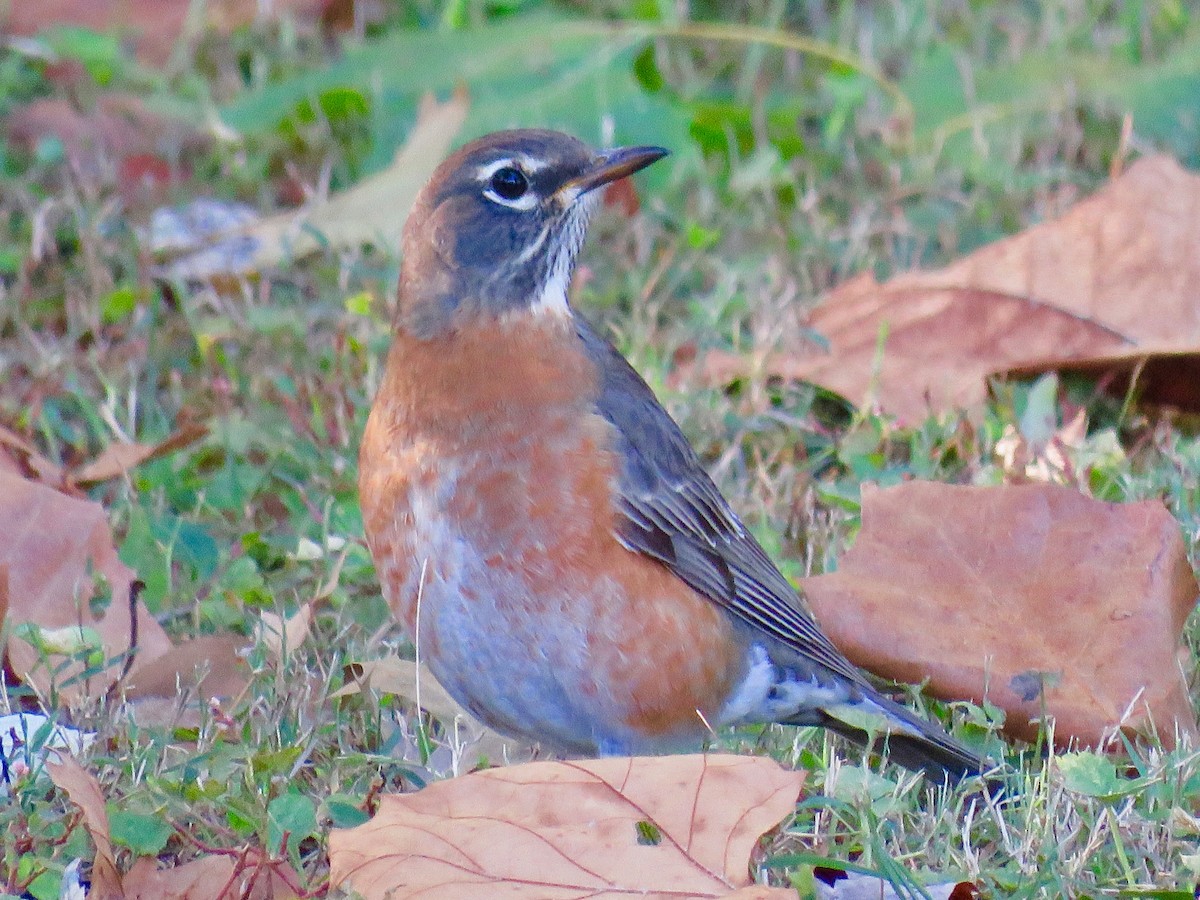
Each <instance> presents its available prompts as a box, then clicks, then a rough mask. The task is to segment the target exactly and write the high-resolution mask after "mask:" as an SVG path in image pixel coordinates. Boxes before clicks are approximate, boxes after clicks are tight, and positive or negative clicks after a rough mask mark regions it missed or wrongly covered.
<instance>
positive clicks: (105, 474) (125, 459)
mask: <svg viewBox="0 0 1200 900" xmlns="http://www.w3.org/2000/svg"><path fill="white" fill-rule="evenodd" d="M207 434H208V428H207V427H206V426H204V425H200V424H198V423H192V424H188V425H185V426H184V427H182V428H180V429H178V430H177V431H175V432H174V433H173V434H172V435H170V436H169V437H167V438H165V439H163V440H161V441H159V442H158V443H157V444H139V443H113V444H109V445H108V446H107V447H105V448H104V450H103V451H102V452H101V453H100V455H99V456H97V457H96V458H95V459H93V460H92V461H91V462H89V463H87V464H85V465H83V466H80V467H79V468H78V469H75V470H73V471H72V472H71V473H70V477H71V480H72V481H74V482H75V483H76V484H81V485H92V484H98V483H99V482H101V481H109V480H110V479H113V478H120V477H121V476H122V475H124V474H125V473H126V472H128V471H129V470H130V469H135V468H137V467H138V466H140V465H141V464H142V463H145V462H149V461H150V460H152V459H158V458H159V457H162V456H166V455H167V454H168V453H174V452H175V451H176V450H182V449H183V448H184V447H187V446H189V445H191V444H194V443H196V441H198V440H200V439H201V438H203V437H205V436H206V435H207Z"/></svg>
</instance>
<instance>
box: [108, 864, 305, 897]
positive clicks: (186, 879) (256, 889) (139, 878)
mask: <svg viewBox="0 0 1200 900" xmlns="http://www.w3.org/2000/svg"><path fill="white" fill-rule="evenodd" d="M241 862H242V867H241V870H240V871H239V870H238V869H237V868H236V867H235V866H234V863H233V860H232V859H231V858H230V857H228V856H203V857H201V858H200V859H194V860H192V861H191V862H189V863H184V864H183V865H181V866H175V867H173V868H166V869H162V868H159V861H158V860H157V859H152V858H151V857H148V856H143V857H140V858H139V859H138V860H137V861H136V862H134V864H133V866H132V868H130V870H129V871H128V872H127V873H125V883H124V887H125V900H231V898H234V897H238V898H243V900H289V898H294V897H295V896H296V891H295V890H294V889H292V888H290V887H289V886H288V884H287V881H286V880H285V879H283V878H281V877H280V875H279V870H280V869H281V868H286V870H287V871H288V872H289V873H291V875H292V878H293V880H296V879H295V874H294V872H292V869H291V867H290V866H287V867H284V866H281V864H279V863H277V862H272V863H271V865H270V866H268V867H264V871H258V863H259V860H258V859H257V858H256V856H255V854H254V852H249V853H247V854H245V855H244V856H242V858H241ZM251 881H253V885H251V883H250V882H251Z"/></svg>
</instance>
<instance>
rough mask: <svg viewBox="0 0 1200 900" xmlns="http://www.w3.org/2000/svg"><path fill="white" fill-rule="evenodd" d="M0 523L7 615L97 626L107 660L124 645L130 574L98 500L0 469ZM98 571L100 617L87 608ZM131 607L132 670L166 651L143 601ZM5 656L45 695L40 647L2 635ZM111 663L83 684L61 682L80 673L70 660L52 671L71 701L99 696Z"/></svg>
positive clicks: (114, 671) (111, 676)
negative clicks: (105, 601)
mask: <svg viewBox="0 0 1200 900" xmlns="http://www.w3.org/2000/svg"><path fill="white" fill-rule="evenodd" d="M0 522H2V523H4V525H3V528H2V532H0V533H2V534H3V538H4V540H3V542H2V545H0V564H7V565H8V568H9V592H10V605H9V619H10V621H11V622H12V623H13V624H14V625H18V624H20V623H22V622H30V623H33V624H34V625H36V626H38V627H39V628H41V629H63V628H71V627H74V628H91V629H95V632H96V633H97V634H98V636H99V638H100V641H101V642H102V645H103V650H104V654H105V658H106V659H113V658H114V657H120V656H122V655H123V654H125V653H127V652H128V651H129V649H130V639H131V631H130V604H129V591H130V584H131V582H132V580H133V573H132V572H131V570H130V569H129V567H128V566H126V565H125V564H124V563H123V562H121V561H120V560H119V559H118V558H117V553H116V550H115V549H114V547H113V543H112V534H111V532H110V530H109V525H108V517H107V515H106V514H105V511H104V509H103V507H101V506H100V505H99V504H98V503H92V502H91V501H88V500H80V499H77V498H75V497H68V496H66V495H65V494H60V493H59V492H58V491H55V490H53V489H51V488H48V487H46V486H44V485H40V484H35V483H34V482H32V481H26V480H25V479H23V478H19V477H17V476H16V475H13V474H11V473H7V472H0ZM93 572H94V573H97V574H100V575H103V576H104V577H105V578H106V579H107V581H108V584H109V586H110V588H111V591H112V599H111V602H110V603H109V606H108V609H107V610H106V611H105V613H104V615H103V616H102V617H100V618H97V617H96V616H94V615H93V614H92V612H91V610H90V608H89V602H88V601H89V598H90V597H91V596H92V592H93V583H92V573H93ZM136 607H137V655H136V657H135V658H134V662H133V667H134V670H136V669H137V668H138V667H139V666H140V665H143V664H145V663H146V662H148V661H149V660H152V659H154V658H155V657H158V656H161V655H163V654H164V653H166V652H168V651H169V650H171V641H170V639H169V638H168V637H167V634H166V632H165V631H163V629H162V626H160V625H159V624H158V622H157V621H155V619H154V617H153V616H151V615H150V613H149V611H148V610H147V609H146V608H145V606H144V605H143V604H141V603H138V604H136ZM7 647H8V660H9V665H10V666H11V667H12V669H13V671H14V672H15V673H16V674H17V675H18V676H20V677H21V678H22V679H24V680H26V681H28V682H30V683H31V684H33V685H35V686H37V688H38V689H39V690H40V691H42V692H43V693H46V692H48V690H49V687H50V680H51V679H50V676H49V673H48V671H47V669H46V667H45V666H43V665H41V664H40V662H39V654H38V651H37V650H36V649H35V648H34V647H33V646H31V645H30V644H29V643H27V642H26V641H24V640H22V639H21V638H18V637H16V636H10V637H9V639H8V645H7ZM120 670H121V666H120V664H119V663H118V664H116V665H112V666H110V667H109V668H108V669H106V670H105V671H104V672H102V673H101V674H100V675H97V676H95V677H93V678H91V679H89V680H88V681H87V682H84V681H75V682H73V683H71V684H66V683H65V682H66V680H67V679H68V678H70V677H72V676H74V675H76V674H77V673H79V672H80V671H82V666H81V665H80V664H73V665H72V666H70V667H69V668H67V669H66V670H65V671H63V672H61V673H59V674H58V675H56V676H55V679H54V680H55V681H56V683H57V685H58V689H59V691H60V694H61V695H62V696H63V697H64V699H66V700H68V701H69V700H72V699H74V698H78V697H81V696H84V695H86V694H89V693H90V694H93V695H94V694H97V693H103V692H104V691H105V690H107V689H108V687H109V685H111V684H112V682H113V681H114V680H115V679H116V678H117V676H118V675H119V674H120Z"/></svg>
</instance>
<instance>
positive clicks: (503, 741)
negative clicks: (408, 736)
mask: <svg viewBox="0 0 1200 900" xmlns="http://www.w3.org/2000/svg"><path fill="white" fill-rule="evenodd" d="M344 672H345V679H346V683H345V684H344V685H343V686H342V687H340V688H338V690H336V691H334V692H333V693H332V694H330V697H332V698H337V697H349V696H352V695H354V694H358V693H362V692H363V691H367V690H374V691H378V692H380V693H388V694H396V695H397V696H400V697H404V698H405V699H406V700H408V701H410V702H412V703H413V704H415V705H417V706H419V707H420V708H421V709H423V710H425V711H426V712H427V713H429V714H430V715H432V716H433V717H434V718H435V719H438V720H439V721H441V722H442V723H443V724H445V725H446V726H447V728H450V729H452V730H453V733H454V735H455V737H456V739H457V740H458V741H459V742H460V743H461V745H462V749H466V750H469V751H470V752H471V755H472V756H473V757H476V758H486V759H489V760H501V759H502V760H507V761H509V762H512V761H514V760H515V759H517V758H520V757H527V753H528V750H529V748H528V747H526V746H525V745H523V744H521V743H520V742H517V741H514V740H512V739H510V738H506V737H504V735H502V734H499V733H497V732H495V731H492V730H491V729H490V728H488V727H487V726H486V725H484V724H483V723H482V722H480V721H479V720H478V719H476V718H475V717H474V716H472V715H471V714H470V713H469V712H467V711H466V710H465V709H463V707H461V706H460V705H459V704H458V703H457V702H456V701H455V699H454V698H453V697H451V696H450V694H449V693H447V691H446V689H445V688H444V687H442V685H441V684H440V683H439V682H438V680H437V679H436V678H435V677H434V675H433V673H432V672H431V671H429V667H428V666H425V665H421V666H420V667H418V666H417V664H416V663H415V662H413V661H412V660H410V659H400V658H398V657H388V658H386V659H376V660H368V661H366V662H361V663H350V664H348V665H347V666H346V667H345V669H344ZM418 688H419V689H418Z"/></svg>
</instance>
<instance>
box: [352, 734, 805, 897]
mask: <svg viewBox="0 0 1200 900" xmlns="http://www.w3.org/2000/svg"><path fill="white" fill-rule="evenodd" d="M803 781H804V776H803V774H802V773H798V772H792V771H789V770H786V769H783V768H781V767H780V766H779V765H778V764H777V763H775V762H774V761H772V760H769V759H763V758H758V757H738V756H700V755H693V756H667V757H633V758H609V759H599V760H587V761H580V762H537V763H528V764H525V765H521V766H509V767H506V768H500V769H490V770H488V771H485V772H476V773H474V774H471V775H466V776H463V777H461V778H454V779H451V780H448V781H442V782H438V783H435V784H432V785H430V786H429V787H427V788H425V789H424V790H422V791H419V792H417V793H415V794H405V795H392V796H387V797H384V798H383V800H382V803H381V804H380V808H379V812H378V813H377V814H376V816H375V818H373V819H372V820H371V821H370V822H367V823H366V824H364V825H360V826H358V827H357V828H352V829H345V830H335V831H334V832H332V833H331V835H330V839H329V859H330V869H331V871H330V878H331V883H332V884H333V885H334V886H335V887H349V888H352V889H353V890H354V891H355V892H357V893H359V894H362V895H363V896H364V897H366V898H368V900H370V898H376V897H378V898H382V897H385V896H386V897H392V898H395V900H401V898H404V897H417V896H421V897H428V896H437V897H441V898H445V900H474V898H479V900H483V898H493V897H497V896H501V895H502V896H505V897H511V898H521V897H527V898H530V900H556V898H560V900H565V898H577V897H580V896H587V897H589V898H592V900H605V898H610V900H611V898H618V897H631V896H636V897H640V898H666V897H671V898H676V900H684V898H696V900H699V898H710V897H728V896H729V895H730V894H732V893H733V892H734V891H735V890H737V889H739V888H743V887H748V886H750V876H749V867H750V855H751V852H752V851H753V849H754V846H755V844H756V843H757V841H758V839H759V837H760V836H761V835H762V834H763V833H765V832H766V831H768V830H770V829H771V828H774V827H775V826H777V825H778V824H779V823H780V822H781V821H782V820H783V819H784V818H785V817H786V816H788V815H789V814H790V813H791V812H792V809H793V806H794V804H795V802H796V799H797V797H798V796H799V793H800V788H801V786H802V784H803ZM639 838H640V839H639ZM751 896H756V895H754V894H751ZM767 896H769V895H767Z"/></svg>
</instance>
